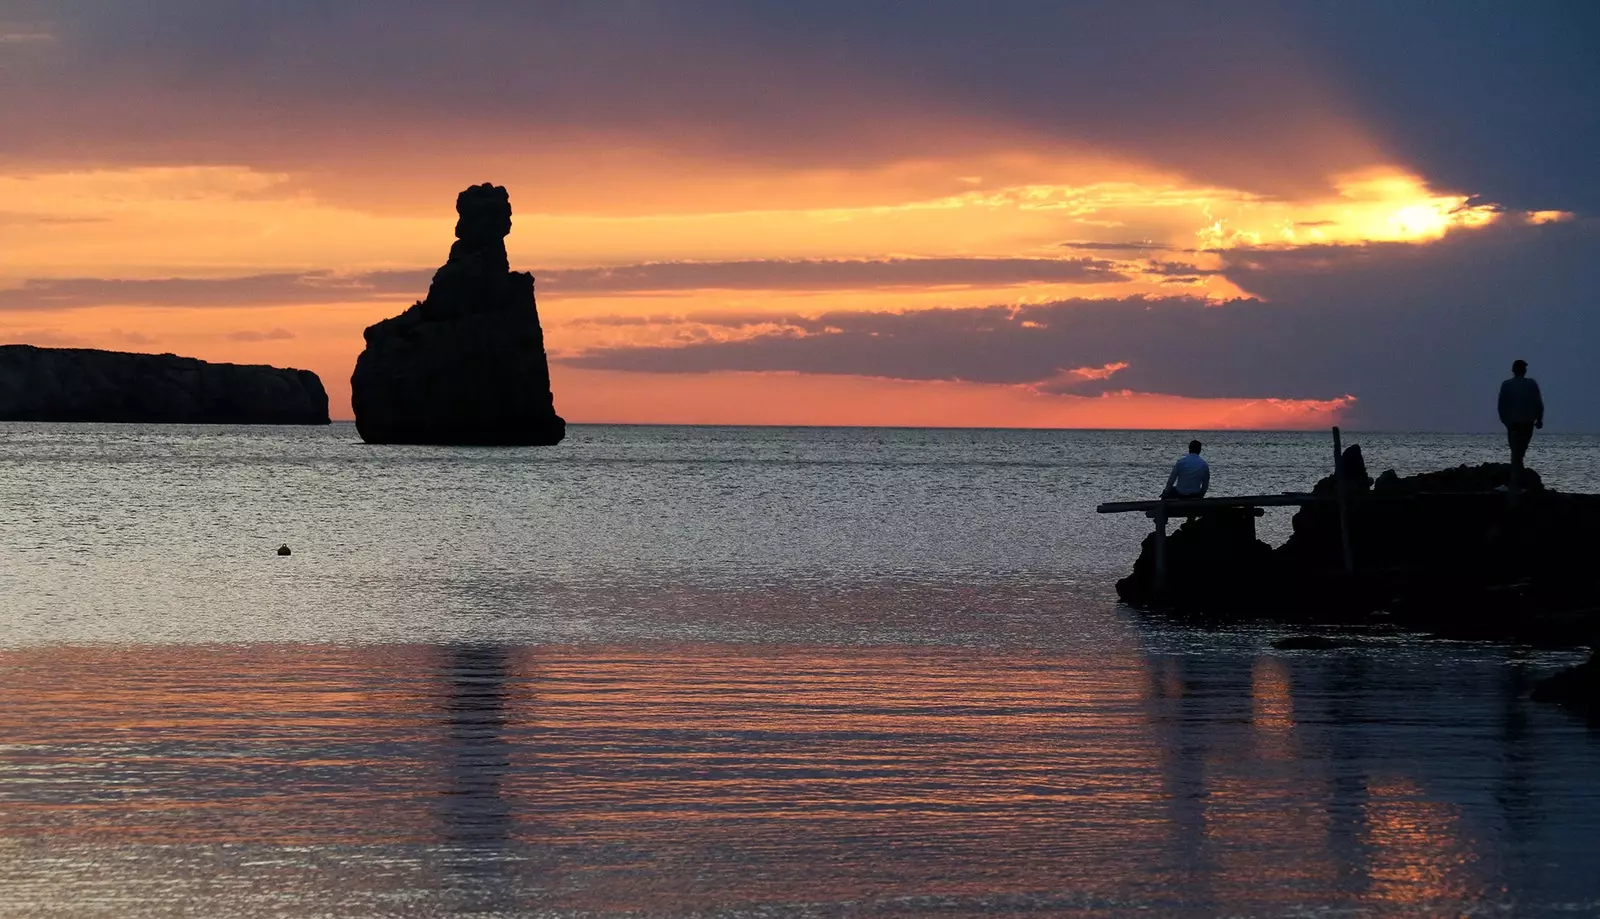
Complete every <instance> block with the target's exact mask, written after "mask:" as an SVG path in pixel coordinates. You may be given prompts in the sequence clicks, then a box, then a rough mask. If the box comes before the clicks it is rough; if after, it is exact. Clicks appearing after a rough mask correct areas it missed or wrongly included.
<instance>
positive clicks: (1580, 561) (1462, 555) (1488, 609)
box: [1117, 454, 1600, 645]
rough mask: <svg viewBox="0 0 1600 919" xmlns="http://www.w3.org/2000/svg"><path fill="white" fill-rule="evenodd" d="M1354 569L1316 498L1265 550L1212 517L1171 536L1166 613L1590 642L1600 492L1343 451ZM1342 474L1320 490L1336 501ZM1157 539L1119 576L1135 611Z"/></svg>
mask: <svg viewBox="0 0 1600 919" xmlns="http://www.w3.org/2000/svg"><path fill="white" fill-rule="evenodd" d="M1343 468H1344V469H1345V471H1346V476H1347V478H1346V485H1347V489H1348V492H1349V496H1350V504H1349V522H1350V542H1351V550H1352V556H1353V558H1354V561H1355V568H1356V573H1355V576H1354V577H1352V576H1350V575H1347V574H1346V573H1345V571H1344V564H1343V554H1342V550H1341V548H1340V537H1339V533H1340V529H1339V511H1338V506H1337V504H1336V503H1334V502H1333V501H1327V502H1321V503H1316V504H1311V505H1308V506H1306V507H1303V508H1301V509H1300V510H1299V511H1298V512H1296V514H1295V515H1294V520H1293V527H1294V532H1293V535H1291V536H1290V538H1289V540H1288V541H1287V542H1286V543H1285V544H1284V545H1282V546H1279V547H1278V548H1276V549H1268V548H1267V547H1266V545H1265V544H1263V543H1261V542H1259V541H1258V540H1256V539H1255V538H1254V536H1253V534H1252V532H1251V530H1250V528H1249V527H1248V525H1247V524H1248V520H1249V518H1247V517H1239V516H1238V512H1232V513H1226V512H1225V513H1215V512H1213V513H1207V514H1205V515H1203V516H1198V517H1195V518H1194V519H1192V520H1190V521H1189V522H1187V523H1185V524H1183V525H1182V526H1181V527H1180V528H1179V529H1178V530H1177V532H1175V533H1174V534H1173V535H1172V536H1170V537H1169V538H1168V540H1167V568H1168V578H1167V590H1166V592H1165V594H1164V596H1163V597H1161V598H1159V599H1160V600H1162V601H1163V602H1164V603H1165V604H1166V605H1168V606H1169V607H1172V608H1175V609H1180V610H1189V611H1194V612H1199V613H1203V614H1204V615H1207V616H1211V617H1215V616H1219V615H1223V616H1240V615H1265V616H1269V617H1271V618H1274V619H1278V620H1286V621H1299V620H1307V621H1309V620H1316V621H1353V622H1360V621H1364V620H1366V619H1368V618H1369V617H1371V616H1373V615H1377V616H1379V617H1381V618H1383V619H1384V621H1387V622H1391V623H1394V624H1398V625H1402V626H1405V627H1409V628H1416V629H1422V630H1426V631H1429V632H1434V633H1436V634H1441V635H1446V636H1449V637H1452V638H1463V639H1498V640H1513V641H1526V642H1531V643H1538V644H1555V645H1565V644H1588V643H1590V642H1591V641H1593V640H1595V639H1596V638H1600V568H1597V567H1596V566H1595V564H1594V559H1595V558H1596V557H1600V531H1596V530H1595V528H1594V526H1593V523H1592V521H1593V520H1594V518H1595V516H1596V515H1597V514H1600V495H1581V494H1565V493H1561V492H1557V491H1554V490H1551V489H1547V488H1544V487H1543V485H1542V484H1541V482H1540V480H1539V476H1538V473H1536V472H1534V471H1533V470H1531V469H1530V470H1524V472H1523V476H1522V483H1523V486H1524V490H1523V491H1522V493H1520V494H1518V495H1516V496H1515V497H1513V496H1511V495H1508V494H1507V493H1506V492H1504V491H1498V490H1497V487H1498V486H1502V485H1503V484H1504V483H1505V482H1506V480H1507V478H1508V476H1509V475H1510V471H1511V470H1510V467H1509V466H1507V465H1505V464H1500V463H1486V464H1483V465H1481V466H1460V467H1457V468H1455V469H1445V470H1440V471H1438V472H1428V473H1423V474H1420V475H1413V476H1405V477H1400V476H1397V475H1395V474H1394V472H1392V471H1390V472H1385V473H1384V474H1382V475H1380V476H1379V477H1378V479H1377V481H1376V482H1372V480H1371V479H1368V478H1367V476H1366V471H1365V467H1364V465H1363V464H1361V463H1360V461H1359V457H1352V456H1350V455H1348V454H1347V455H1346V457H1345V463H1344V464H1343ZM1335 492H1336V481H1335V479H1334V478H1333V477H1332V476H1328V477H1326V478H1324V479H1323V480H1322V481H1320V482H1318V483H1317V484H1316V487H1315V488H1314V489H1313V491H1312V494H1314V495H1318V496H1324V497H1331V496H1333V495H1334V493H1335ZM1241 520H1243V521H1244V524H1241V523H1240V522H1239V521H1241ZM1153 554H1154V540H1153V539H1152V538H1146V540H1145V544H1144V551H1142V552H1141V553H1140V556H1139V558H1138V560H1137V561H1136V562H1135V563H1134V569H1133V573H1132V574H1130V575H1129V576H1128V577H1126V578H1123V579H1122V580H1121V581H1119V582H1118V583H1117V591H1118V594H1119V595H1120V596H1121V597H1122V599H1123V600H1125V601H1126V602H1129V603H1132V604H1134V605H1140V606H1142V605H1150V604H1153V603H1155V602H1156V600H1157V599H1158V598H1156V597H1155V595H1154V570H1155V565H1154V560H1153Z"/></svg>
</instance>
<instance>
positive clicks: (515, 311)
mask: <svg viewBox="0 0 1600 919" xmlns="http://www.w3.org/2000/svg"><path fill="white" fill-rule="evenodd" d="M456 213H457V214H458V215H459V218H458V219H457V221H456V241H455V243H454V244H453V245H452V246H451V247H450V259H449V261H447V262H446V263H445V264H444V266H443V267H441V268H440V269H439V270H438V271H437V272H435V273H434V276H433V283H432V284H431V285H430V286H429V287H428V296H427V298H426V299H424V300H421V301H419V302H417V303H416V304H414V305H413V306H411V308H410V309H407V310H406V311H405V312H404V313H401V314H400V315H398V316H395V317H392V318H390V319H385V320H383V321H382V322H379V323H376V324H375V325H372V326H370V327H368V328H367V330H366V340H367V347H366V350H364V351H362V352H361V357H360V358H359V359H358V360H357V361H356V369H355V374H354V375H353V376H352V377H351V378H350V387H351V404H352V407H353V408H354V410H355V416H356V429H357V430H358V431H360V433H361V438H362V440H365V441H366V442H368V443H378V444H467V445H484V446H527V445H549V444H555V443H559V442H560V441H561V438H562V437H563V436H565V434H566V422H564V421H563V420H562V418H561V416H560V415H557V414H556V412H555V407H554V404H553V401H552V399H551V395H550V369H549V365H548V364H547V362H546V360H545V353H544V332H543V330H542V329H541V328H540V327H539V312H538V308H537V306H536V305H535V304H534V299H533V276H532V275H530V274H528V273H526V272H521V271H512V270H511V267H510V263H509V261H508V259H507V257H506V246H505V237H506V235H507V234H509V233H510V232H511V199H510V197H509V195H507V193H506V190H505V189H504V188H502V187H499V186H496V185H490V184H488V183H485V184H483V185H476V186H473V187H471V188H468V189H467V190H466V191H463V192H462V193H461V194H460V195H459V196H457V198H456Z"/></svg>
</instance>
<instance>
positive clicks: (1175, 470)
mask: <svg viewBox="0 0 1600 919" xmlns="http://www.w3.org/2000/svg"><path fill="white" fill-rule="evenodd" d="M1210 485H1211V467H1210V466H1208V465H1206V461H1205V460H1203V459H1201V458H1200V454H1198V453H1185V454H1184V455H1183V457H1182V458H1180V459H1179V460H1178V461H1177V462H1176V463H1173V464H1172V475H1169V476H1167V487H1168V488H1173V487H1176V488H1177V489H1178V494H1180V495H1198V494H1201V493H1203V492H1204V491H1205V490H1206V489H1207V488H1209V487H1210Z"/></svg>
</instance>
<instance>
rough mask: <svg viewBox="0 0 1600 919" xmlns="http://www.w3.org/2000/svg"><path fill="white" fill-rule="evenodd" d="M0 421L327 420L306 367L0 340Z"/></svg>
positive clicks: (318, 384) (324, 398)
mask: <svg viewBox="0 0 1600 919" xmlns="http://www.w3.org/2000/svg"><path fill="white" fill-rule="evenodd" d="M0 421H99V422H137V423H146V424H327V423H328V394H327V392H326V391H325V390H323V388H322V381H321V380H320V379H318V378H317V375H316V374H315V373H312V372H311V371H309V370H292V369H282V368H278V367H266V366H262V365H254V364H213V363H209V362H207V361H202V360H197V359H195V358H192V357H178V356H176V355H173V354H130V353H126V352H122V351H98V350H93V349H89V348H37V347H34V346H33V345H0Z"/></svg>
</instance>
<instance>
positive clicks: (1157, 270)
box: [1139, 261, 1222, 278]
mask: <svg viewBox="0 0 1600 919" xmlns="http://www.w3.org/2000/svg"><path fill="white" fill-rule="evenodd" d="M1139 270H1140V271H1141V272H1142V273H1144V274H1156V275H1165V276H1168V277H1171V276H1174V275H1181V276H1183V277H1186V278H1195V277H1201V276H1207V275H1214V274H1221V273H1222V271H1221V269H1216V268H1199V267H1197V266H1195V265H1190V264H1189V263H1187V262H1163V261H1152V262H1150V263H1149V264H1148V265H1145V266H1143V267H1142V268H1140V269H1139Z"/></svg>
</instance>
